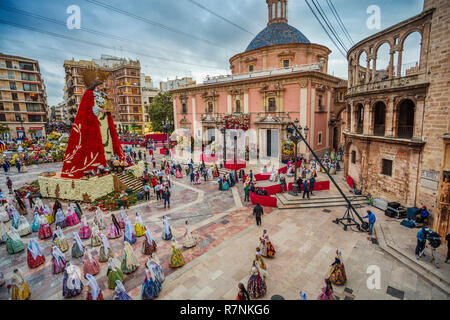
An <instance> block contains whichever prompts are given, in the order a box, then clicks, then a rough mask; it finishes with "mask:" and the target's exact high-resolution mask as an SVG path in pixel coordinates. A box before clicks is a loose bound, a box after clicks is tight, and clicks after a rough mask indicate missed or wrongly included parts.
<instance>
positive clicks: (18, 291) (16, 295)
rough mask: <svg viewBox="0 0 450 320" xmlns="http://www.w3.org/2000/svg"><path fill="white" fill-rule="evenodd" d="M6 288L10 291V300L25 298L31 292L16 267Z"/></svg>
mask: <svg viewBox="0 0 450 320" xmlns="http://www.w3.org/2000/svg"><path fill="white" fill-rule="evenodd" d="M8 290H10V291H11V300H26V299H28V298H29V297H30V294H31V291H30V287H29V286H28V284H27V282H26V281H25V278H24V277H23V274H22V272H21V271H20V270H18V269H15V270H14V273H13V275H12V277H11V283H10V284H9V285H8Z"/></svg>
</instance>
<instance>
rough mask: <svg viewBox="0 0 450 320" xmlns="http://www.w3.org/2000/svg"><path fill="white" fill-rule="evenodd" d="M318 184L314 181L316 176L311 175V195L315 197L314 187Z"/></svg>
mask: <svg viewBox="0 0 450 320" xmlns="http://www.w3.org/2000/svg"><path fill="white" fill-rule="evenodd" d="M315 184H316V179H314V176H313V175H311V178H309V192H310V193H311V195H312V196H313V195H314V194H313V190H314V185H315Z"/></svg>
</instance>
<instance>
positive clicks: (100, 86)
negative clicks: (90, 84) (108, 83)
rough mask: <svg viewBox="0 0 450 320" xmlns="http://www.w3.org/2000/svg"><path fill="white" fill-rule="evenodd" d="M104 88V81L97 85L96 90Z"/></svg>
mask: <svg viewBox="0 0 450 320" xmlns="http://www.w3.org/2000/svg"><path fill="white" fill-rule="evenodd" d="M103 88H104V86H103V83H101V84H99V85H98V86H96V87H95V91H102V90H103Z"/></svg>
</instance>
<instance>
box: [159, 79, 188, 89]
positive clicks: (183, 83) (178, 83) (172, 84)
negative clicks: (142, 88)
mask: <svg viewBox="0 0 450 320" xmlns="http://www.w3.org/2000/svg"><path fill="white" fill-rule="evenodd" d="M195 84H197V82H196V81H195V80H193V79H192V78H190V77H184V78H181V79H178V77H177V78H176V79H174V80H167V81H163V82H160V83H159V88H160V89H161V91H163V92H165V91H170V90H174V89H180V88H186V87H189V86H192V85H195Z"/></svg>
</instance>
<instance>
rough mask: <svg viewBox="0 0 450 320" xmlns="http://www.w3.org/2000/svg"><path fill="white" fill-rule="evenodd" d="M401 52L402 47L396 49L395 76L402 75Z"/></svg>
mask: <svg viewBox="0 0 450 320" xmlns="http://www.w3.org/2000/svg"><path fill="white" fill-rule="evenodd" d="M402 53H403V48H402V49H401V50H399V51H398V61H397V78H400V77H401V76H402Z"/></svg>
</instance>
